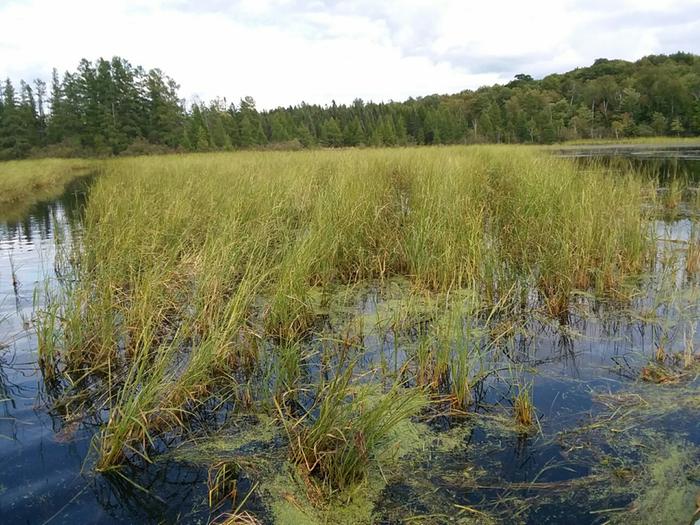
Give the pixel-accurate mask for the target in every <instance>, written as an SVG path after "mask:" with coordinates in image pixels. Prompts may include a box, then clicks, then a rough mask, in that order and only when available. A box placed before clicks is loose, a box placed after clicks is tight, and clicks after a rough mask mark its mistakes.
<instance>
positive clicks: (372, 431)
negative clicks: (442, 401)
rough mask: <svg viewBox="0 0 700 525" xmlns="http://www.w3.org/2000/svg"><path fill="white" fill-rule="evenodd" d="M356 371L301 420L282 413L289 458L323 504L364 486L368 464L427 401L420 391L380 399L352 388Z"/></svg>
mask: <svg viewBox="0 0 700 525" xmlns="http://www.w3.org/2000/svg"><path fill="white" fill-rule="evenodd" d="M352 369H353V367H348V369H347V370H346V371H345V372H343V373H342V374H340V375H338V376H337V377H335V378H334V379H332V380H330V381H328V382H327V383H325V384H324V385H322V386H321V387H320V389H319V391H318V393H317V396H316V402H315V404H314V406H313V407H312V408H311V409H310V410H309V411H307V412H306V413H305V414H304V415H303V416H301V417H298V418H290V417H288V416H286V415H285V414H284V413H283V411H282V410H281V409H280V416H281V419H282V422H283V424H284V426H285V429H286V431H287V434H288V436H289V443H290V458H291V459H292V461H293V462H294V463H296V464H297V465H298V466H299V468H300V470H301V472H302V474H303V476H304V478H305V479H306V480H307V481H308V486H309V488H310V489H311V490H312V491H313V492H315V493H317V494H318V496H322V497H323V498H324V499H325V498H327V497H328V496H332V495H334V494H338V493H340V492H343V491H346V490H347V489H349V488H351V487H352V486H354V485H356V484H358V483H360V482H361V481H363V480H364V479H365V478H366V476H367V473H368V470H369V467H370V464H371V463H372V462H373V461H376V460H377V458H378V457H379V456H381V455H382V454H383V453H384V452H386V451H387V450H388V449H389V448H391V445H392V444H393V443H394V442H395V437H396V434H395V430H396V428H397V427H398V426H399V425H400V424H401V423H403V422H404V421H405V420H407V419H408V418H410V417H411V416H414V415H416V414H417V413H418V412H420V411H421V410H422V409H423V408H424V407H425V406H426V402H427V401H426V398H425V396H424V395H423V393H422V392H421V391H419V390H407V389H405V388H403V387H401V386H400V385H394V386H393V387H392V388H391V389H390V390H389V392H387V393H385V394H381V395H376V394H373V393H372V392H371V389H370V388H369V387H366V386H365V387H360V386H355V385H352V384H351V381H352ZM312 499H313V498H312ZM316 499H318V498H316Z"/></svg>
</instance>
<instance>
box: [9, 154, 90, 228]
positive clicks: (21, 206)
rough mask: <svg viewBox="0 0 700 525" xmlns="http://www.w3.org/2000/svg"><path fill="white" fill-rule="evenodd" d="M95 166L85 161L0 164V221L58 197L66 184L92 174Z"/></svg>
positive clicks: (20, 215)
mask: <svg viewBox="0 0 700 525" xmlns="http://www.w3.org/2000/svg"><path fill="white" fill-rule="evenodd" d="M99 165H100V164H99V161H96V160H86V159H40V160H18V161H6V162H0V218H3V219H12V218H19V217H22V216H23V215H24V214H25V213H26V211H27V210H28V209H29V208H31V206H32V205H34V204H36V203H37V202H41V201H45V200H51V199H53V198H56V197H58V196H59V195H61V194H62V193H63V192H64V190H65V188H66V186H67V185H68V184H70V183H71V182H72V181H74V180H75V179H77V178H80V177H84V176H87V175H90V174H91V173H94V172H96V171H97V170H98V167H99Z"/></svg>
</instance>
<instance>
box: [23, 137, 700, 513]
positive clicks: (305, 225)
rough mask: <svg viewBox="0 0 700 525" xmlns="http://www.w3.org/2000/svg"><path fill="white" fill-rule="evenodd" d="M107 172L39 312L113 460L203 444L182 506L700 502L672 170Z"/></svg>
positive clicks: (561, 164)
mask: <svg viewBox="0 0 700 525" xmlns="http://www.w3.org/2000/svg"><path fill="white" fill-rule="evenodd" d="M99 171H100V176H99V177H97V178H96V179H95V180H94V183H93V184H92V187H91V190H90V198H89V200H88V201H87V204H86V206H85V209H84V211H83V217H82V219H81V221H80V222H79V224H78V225H76V227H75V228H74V230H73V231H72V232H71V234H70V235H62V236H60V239H59V242H57V244H56V257H55V262H54V268H55V270H56V271H55V274H56V277H57V279H56V280H54V281H52V282H51V283H47V285H46V286H42V287H39V288H38V291H37V292H36V296H35V298H34V302H35V305H36V308H35V312H34V316H33V320H32V322H33V324H34V328H35V331H36V336H37V345H38V355H37V359H38V362H39V365H40V370H41V374H42V380H43V384H44V389H45V390H44V396H45V397H44V401H45V402H46V403H47V404H48V405H49V406H50V407H51V409H52V411H53V412H54V413H55V414H56V420H57V421H58V422H59V423H58V425H59V426H60V427H61V428H62V429H68V430H66V431H65V432H70V433H80V432H81V431H82V430H80V429H90V430H89V431H87V432H86V434H87V436H88V437H89V438H90V447H89V451H86V454H87V463H86V465H88V466H89V468H90V469H94V470H95V471H97V472H99V474H98V476H100V477H102V478H103V479H108V480H111V481H110V483H113V484H116V485H118V486H123V485H124V484H126V486H131V487H132V489H131V490H132V491H135V492H136V493H141V494H150V493H151V490H150V488H149V484H148V476H147V475H146V479H144V477H143V476H144V475H143V474H139V473H144V472H149V471H153V470H156V471H157V469H159V468H161V467H162V466H163V465H170V464H172V463H173V462H175V463H176V464H179V465H183V464H185V465H190V466H191V468H193V469H195V468H200V469H204V471H205V472H206V475H205V476H204V478H205V480H204V481H203V484H204V485H205V486H206V493H207V494H206V497H203V498H200V499H199V500H195V501H193V502H192V504H191V506H190V509H188V510H187V511H186V512H190V511H191V509H192V508H195V507H197V505H202V506H203V507H206V508H207V509H208V510H207V511H205V514H207V515H209V516H211V518H212V519H216V520H218V521H227V522H230V523H239V522H240V523H257V522H261V523H262V522H265V523H267V522H271V523H304V522H306V523H323V522H326V523H343V522H344V523H358V522H360V523H370V522H376V521H383V522H392V523H393V522H401V521H404V520H410V521H414V522H422V523H439V522H446V521H450V520H457V521H458V522H464V523H472V522H474V523H491V522H500V521H503V520H510V521H512V522H516V523H517V522H537V520H538V519H541V520H544V521H547V520H550V521H556V520H557V519H567V520H568V521H569V522H572V523H574V522H575V523H595V522H596V521H595V520H597V519H598V518H606V519H612V520H615V519H620V520H621V522H624V520H625V519H628V518H629V519H643V518H642V517H643V516H650V517H651V516H652V514H651V511H650V510H649V509H652V508H654V507H655V506H657V505H658V504H657V503H655V501H657V500H658V498H664V497H667V496H668V494H670V493H673V494H674V498H675V499H673V502H674V503H673V505H674V507H673V509H672V512H673V513H677V515H678V516H680V517H681V518H682V519H685V517H687V519H690V517H691V516H692V512H693V510H694V509H693V508H692V502H690V503H689V501H690V500H689V498H691V496H692V494H693V491H694V490H695V489H696V488H697V481H698V480H697V473H695V474H693V472H692V471H691V470H692V469H690V467H688V465H692V464H693V462H695V461H696V460H697V457H698V456H697V453H698V451H697V446H698V443H697V438H698V436H697V435H696V434H697V429H695V430H693V429H692V420H693V417H694V415H696V414H697V410H698V409H700V406H699V405H698V403H697V384H696V383H697V381H696V378H697V374H698V371H699V370H700V367H699V366H698V358H697V354H696V352H695V348H694V345H695V339H696V337H695V326H696V318H697V305H698V294H697V291H698V290H697V286H696V285H697V280H696V276H697V266H698V263H697V258H698V255H697V253H696V252H697V232H698V231H699V230H698V229H697V227H696V226H695V220H696V215H695V213H696V212H695V211H694V210H696V209H697V208H696V204H697V202H696V200H695V195H696V193H697V191H696V189H695V185H694V184H695V183H694V181H693V180H691V179H690V178H683V177H680V176H678V174H671V175H672V177H671V179H669V180H667V179H665V178H664V177H667V176H669V174H668V173H666V174H664V176H663V177H659V176H657V174H656V173H654V174H652V173H645V172H643V171H640V170H639V169H638V168H637V167H636V166H635V165H634V164H633V163H630V162H626V161H620V162H617V161H616V162H610V161H603V160H586V161H585V162H578V161H574V160H571V159H564V158H558V157H556V156H554V155H551V154H550V153H548V152H543V151H540V150H535V149H528V148H518V147H473V148H461V147H450V148H434V149H392V150H364V151H357V150H355V151H352V150H347V151H310V152H275V153H270V152H268V153H261V152H242V153H235V154H224V153H221V154H208V155H184V156H169V157H158V158H153V157H149V158H132V159H114V160H106V161H101V162H100V168H99ZM674 228H675V229H674ZM581 346H584V347H588V346H590V347H591V350H590V355H589V354H586V355H587V356H588V357H584V358H581V357H580V355H581V354H580V352H581V350H580V349H578V350H577V349H576V348H577V347H579V348H580V347H581ZM579 359H583V363H585V364H584V365H577V364H576V363H577V362H578V361H577V360H579ZM596 361H598V362H603V361H604V362H605V364H604V365H602V367H601V366H600V365H598V366H597V367H592V366H591V365H592V364H593V363H596ZM569 362H571V363H572V364H573V366H574V367H578V366H583V368H581V369H579V368H576V370H575V374H573V380H572V381H568V380H567V381H565V380H563V379H562V378H561V373H560V372H556V371H557V370H558V368H557V367H559V366H564V367H567V366H568V363H569ZM584 388H585V392H586V394H585V395H586V401H582V400H581V399H579V398H580V397H581V396H582V395H583V393H582V391H583V390H584ZM671 388H672V389H673V390H659V389H671ZM659 392H661V393H659ZM567 394H568V395H569V396H570V397H569V398H570V399H574V400H575V401H571V403H573V405H568V404H567V403H568V402H565V401H564V398H565V397H566V395H567ZM560 396H561V397H560ZM671 400H673V402H672V401H671ZM582 403H583V405H584V406H589V407H590V413H589V414H588V416H587V419H586V418H585V417H583V414H582V408H581V404H582ZM586 403H588V405H586ZM673 403H675V405H676V406H675V407H674V409H673V411H675V413H674V415H673V417H675V420H674V422H675V424H676V425H680V426H681V427H683V428H688V429H689V430H688V431H687V433H686V434H685V435H684V437H683V438H675V437H674V439H673V440H670V441H667V442H664V441H663V440H659V439H658V434H659V432H661V430H660V428H663V425H664V424H665V423H664V422H663V421H664V420H665V418H669V417H671V416H669V414H670V413H672V411H671V410H670V408H669V407H670V405H671V404H673ZM555 405H562V406H563V407H564V408H563V409H559V411H558V412H555V411H554V407H555ZM583 410H585V408H584V409H583ZM686 420H688V421H689V423H687V424H688V425H691V426H689V427H686V426H684V425H686V423H684V421H686ZM503 443H513V446H512V447H511V446H510V445H506V446H505V447H504V446H503ZM509 451H514V452H509ZM640 454H641V455H640ZM667 456H668V458H669V459H668V460H667V461H666V460H664V461H665V462H662V461H660V460H659V458H661V457H667ZM533 457H534V458H535V459H533ZM516 465H517V466H516ZM528 465H531V466H528ZM664 465H665V466H664ZM679 471H682V472H683V473H684V477H682V479H677V478H673V480H671V479H670V478H667V476H671V475H672V474H670V473H672V472H679ZM674 475H675V474H674ZM694 476H695V477H694ZM662 478H663V479H664V480H665V485H663V484H662V485H659V490H658V491H650V490H648V482H649V480H650V479H657V480H660V479H662ZM134 487H135V488H134ZM573 489H575V490H573ZM122 491H123V489H122ZM652 492H653V493H652ZM143 497H145V496H143ZM149 497H150V496H149ZM153 497H155V496H153ZM578 497H580V498H583V499H586V500H587V501H589V502H590V503H587V504H586V505H585V506H581V509H580V511H579V510H577V509H578V506H579V504H580V503H581V502H580V501H578V500H577V499H576V498H578ZM567 498H568V499H567ZM655 498H656V499H655ZM669 501H671V500H669ZM574 507H576V508H574ZM567 508H568V510H566V509H567ZM445 509H452V510H453V511H454V512H453V513H451V512H446V510H445ZM645 509H647V510H645ZM200 510H201V509H200ZM562 512H563V513H564V514H561V513H562ZM187 515H188V516H191V515H189V514H187ZM149 519H153V517H152V516H151V518H149ZM651 522H653V521H650V523H651Z"/></svg>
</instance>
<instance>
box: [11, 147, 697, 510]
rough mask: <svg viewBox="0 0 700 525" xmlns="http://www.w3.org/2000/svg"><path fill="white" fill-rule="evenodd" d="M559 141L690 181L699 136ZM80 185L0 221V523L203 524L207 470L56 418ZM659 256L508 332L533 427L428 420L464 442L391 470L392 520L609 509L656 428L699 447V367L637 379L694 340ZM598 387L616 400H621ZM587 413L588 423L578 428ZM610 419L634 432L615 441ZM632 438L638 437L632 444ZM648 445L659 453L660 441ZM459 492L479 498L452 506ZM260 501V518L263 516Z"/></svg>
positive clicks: (662, 241) (675, 225)
mask: <svg viewBox="0 0 700 525" xmlns="http://www.w3.org/2000/svg"><path fill="white" fill-rule="evenodd" d="M565 154H566V155H570V156H575V157H578V158H582V159H583V160H582V162H587V161H588V160H589V159H590V158H594V159H596V160H597V161H598V160H600V159H602V161H603V162H611V163H616V162H617V163H620V162H628V163H632V164H633V165H634V166H635V167H638V168H641V169H643V170H647V171H649V172H650V173H651V172H653V173H655V174H657V175H658V176H660V177H661V178H662V179H664V180H666V179H671V178H674V177H679V176H680V177H683V178H684V180H685V182H686V186H687V190H688V192H689V193H690V194H691V196H692V192H693V191H696V190H695V188H697V187H698V185H700V150H698V149H692V148H681V149H678V148H646V147H645V148H641V149H635V148H627V147H624V148H617V149H616V148H604V149H594V148H586V149H580V150H578V151H576V152H573V151H570V150H568V151H567V152H566V153H565ZM88 184H89V183H88V181H79V182H78V183H76V184H74V185H73V186H72V187H71V188H69V190H68V191H67V192H66V194H65V195H64V196H63V197H61V198H60V199H57V200H55V201H52V202H48V203H41V204H38V205H36V206H35V207H34V208H33V209H32V210H31V211H30V212H29V213H28V214H27V216H26V217H25V219H24V220H22V221H19V222H2V221H0V345H2V347H1V348H0V523H13V524H14V523H28V524H29V523H31V524H41V523H72V524H75V523H174V522H183V523H206V522H207V521H208V520H209V519H210V516H209V511H208V507H207V471H206V469H203V468H198V467H194V466H192V465H186V464H184V463H180V462H177V461H163V462H158V463H156V464H155V465H152V466H149V467H148V468H143V469H139V470H135V471H131V470H128V469H127V471H126V472H125V473H124V476H121V475H119V474H111V475H108V476H107V475H100V474H95V473H94V471H93V468H92V462H93V457H92V454H91V438H92V436H93V434H94V432H95V428H94V427H91V425H90V424H89V423H87V424H86V423H82V424H77V423H71V422H70V421H65V419H64V418H63V417H61V414H60V413H52V412H51V410H49V408H48V406H49V404H48V403H47V394H49V393H47V392H46V390H45V387H44V386H43V385H44V382H43V379H42V375H41V373H40V371H39V368H38V366H37V353H36V335H35V333H34V323H33V319H34V304H35V294H36V300H37V301H38V304H39V305H40V304H41V299H40V298H41V289H42V287H44V286H46V282H47V279H48V280H49V281H48V282H49V286H50V282H51V279H55V275H56V268H55V266H54V257H55V254H56V250H57V245H58V244H60V243H63V244H65V243H66V242H67V240H69V239H70V238H71V237H72V236H75V235H80V210H81V207H82V205H83V203H84V201H85V198H86V193H87V186H88ZM697 219H698V218H697V217H696V214H695V211H694V208H693V207H691V206H681V207H680V208H679V210H678V211H677V212H675V213H674V214H673V215H670V216H666V217H660V218H659V220H657V221H656V223H655V225H654V228H655V230H656V234H657V236H658V237H659V246H660V249H659V252H660V255H659V257H660V258H661V257H664V255H663V254H668V253H673V252H674V251H677V252H678V257H679V258H680V260H681V264H680V266H681V267H682V257H683V251H682V249H680V248H679V246H684V243H685V242H687V241H688V240H690V239H691V237H692V236H693V235H694V224H695V222H696V220H697ZM658 267H659V271H658V272H657V274H655V275H654V276H650V277H649V279H650V281H649V282H650V285H649V287H650V292H649V294H648V296H647V297H643V298H639V299H638V300H637V301H636V302H635V303H634V304H633V305H626V306H625V307H624V308H621V309H619V308H618V309H616V308H614V307H611V306H610V305H597V306H594V307H591V304H590V302H589V300H588V299H585V298H582V299H581V308H580V310H577V308H574V309H573V312H572V315H571V316H570V317H569V318H568V319H567V320H566V324H565V325H563V326H562V325H561V324H559V323H558V322H548V321H545V320H542V321H536V322H532V323H530V324H529V327H528V328H529V330H528V335H527V336H523V337H522V338H517V337H516V338H515V339H514V341H513V349H514V350H513V352H514V353H513V355H512V360H513V362H514V363H515V364H517V366H519V367H522V369H523V370H526V374H525V378H526V379H527V381H528V382H530V383H531V384H532V392H533V400H534V405H535V407H536V412H537V415H538V420H539V426H540V429H541V432H538V433H535V434H532V435H519V434H516V433H504V432H503V431H502V430H499V428H497V427H496V426H489V425H481V424H475V423H472V422H470V421H467V422H464V421H462V422H459V423H455V422H454V421H447V420H445V421H440V420H436V421H434V422H433V423H432V424H433V426H434V428H435V431H436V433H437V435H440V433H441V432H443V433H445V435H446V436H447V435H449V436H451V437H450V438H451V439H454V437H455V436H458V437H457V439H458V441H460V442H462V443H463V445H464V446H462V447H457V448H453V449H452V451H451V452H449V453H447V454H443V455H441V456H438V455H426V457H420V458H415V465H413V466H412V467H411V468H412V469H413V472H414V475H415V478H416V479H412V480H410V481H411V482H410V483H409V482H407V483H395V482H392V483H389V484H388V485H387V487H386V488H385V489H384V491H383V492H382V494H381V498H380V502H379V504H378V506H377V509H376V514H377V516H378V519H379V520H380V521H383V522H386V523H392V522H397V521H398V520H399V517H401V516H403V517H407V516H410V515H412V514H416V515H427V514H431V513H435V512H436V508H442V517H441V518H438V517H436V518H435V522H443V521H455V522H459V520H460V519H467V518H469V517H470V516H471V517H478V514H474V515H472V514H470V513H471V512H477V513H478V512H487V513H491V512H493V513H494V514H495V515H496V516H497V518H496V519H497V520H498V521H499V522H501V521H502V522H504V523H520V522H526V523H533V524H534V523H577V524H593V523H605V522H606V520H607V517H608V514H609V513H598V511H600V510H605V509H625V508H629V506H630V505H632V504H633V502H634V500H635V494H634V491H633V490H632V488H630V489H629V490H626V488H625V484H624V480H625V475H626V474H625V472H627V470H625V469H627V468H628V466H629V467H630V469H631V470H634V469H635V468H636V469H639V470H640V471H641V470H643V463H644V457H645V454H647V452H648V451H650V450H651V449H653V448H654V447H655V446H656V445H657V444H659V443H661V444H663V443H664V442H666V443H676V442H680V443H683V444H684V446H685V447H686V449H696V448H697V447H700V419H698V415H700V403H698V404H693V402H692V400H693V399H694V398H695V399H696V398H697V396H698V389H699V388H700V385H699V384H698V381H697V379H695V380H694V381H692V380H691V381H689V382H685V383H684V384H683V385H676V386H673V387H668V386H660V385H649V384H642V383H640V382H639V381H638V376H639V370H640V368H641V367H642V366H643V365H644V364H645V363H647V362H648V361H649V359H650V357H651V356H652V355H653V352H654V351H655V349H656V348H658V347H659V346H660V345H662V346H663V347H664V348H665V350H666V351H667V352H668V353H672V352H681V351H682V350H683V349H684V348H685V347H686V346H687V345H693V344H694V345H695V347H697V346H698V343H700V337H699V336H698V332H697V330H696V323H697V320H698V318H699V317H700V311H699V309H698V307H699V306H700V302H699V300H698V297H699V294H696V293H695V291H696V289H697V283H696V282H694V281H693V280H692V279H691V278H689V277H688V276H687V275H685V272H683V271H681V270H672V271H667V270H663V271H662V264H661V262H660V263H659V266H658ZM665 290H674V292H673V293H672V294H671V295H672V296H673V297H675V299H673V300H670V299H668V300H665V299H663V298H664V297H666V296H665V295H664V294H665V293H666V292H665ZM668 293H671V292H668ZM381 301H382V299H381V298H380V297H379V295H377V296H372V295H371V294H370V296H369V297H368V298H367V299H366V304H365V305H363V308H366V309H369V310H372V309H373V308H378V305H379V303H381ZM652 317H653V321H651V320H650V319H652ZM364 344H365V346H367V347H370V349H371V348H372V347H374V348H375V350H376V351H378V352H382V351H384V350H383V349H382V348H381V347H382V344H384V343H381V342H379V340H378V339H377V338H376V337H373V336H372V335H370V334H368V335H367V336H366V337H365V340H364ZM674 388H675V390H674ZM655 389H657V390H655ZM512 394H513V392H512V388H511V386H510V385H509V384H507V381H500V380H498V379H494V380H491V381H489V382H488V384H487V385H486V386H485V388H484V390H483V392H482V399H481V406H482V408H481V411H482V414H483V415H484V416H485V417H486V418H487V419H486V420H488V416H490V415H496V414H497V413H499V409H500V408H502V407H503V406H504V405H507V404H508V403H509V400H510V399H512ZM606 396H608V397H606ZM615 396H618V397H615ZM622 396H625V397H622ZM634 396H637V397H634ZM642 397H643V398H644V399H649V398H652V399H658V407H656V408H655V410H651V411H647V412H644V411H643V410H641V411H640V412H639V414H637V412H635V410H638V409H639V404H638V403H637V402H636V401H635V400H637V399H639V398H642ZM606 399H614V400H615V403H620V402H623V404H624V403H627V404H626V405H624V407H623V409H620V408H619V405H616V404H615V403H611V402H610V403H607V402H606ZM621 400H622V401H621ZM606 403H607V404H606ZM623 412H624V413H623ZM608 413H610V414H612V415H615V416H616V417H617V416H622V415H624V416H625V417H626V418H627V419H622V420H620V421H619V423H618V420H617V419H615V420H613V419H612V417H611V419H610V421H611V423H610V424H608V425H605V424H603V425H601V424H600V422H601V421H605V417H606V414H608ZM612 421H615V422H614V423H613V422H612ZM618 424H619V428H614V427H615V425H618ZM587 425H588V426H590V427H591V432H587V433H585V434H579V433H578V432H577V429H580V428H583V427H586V426H587ZM611 432H613V433H624V435H625V436H629V439H627V438H626V439H625V440H622V441H620V440H618V441H613V440H611V439H610V433H611ZM645 440H646V441H645ZM584 442H585V444H584ZM637 442H641V443H642V445H643V446H637V447H636V448H635V446H632V445H631V444H632V443H637ZM628 445H629V446H628ZM659 449H660V450H661V453H665V452H664V450H665V449H664V448H663V446H662V445H659ZM696 459H697V457H696ZM605 462H608V463H610V462H612V463H615V464H616V465H617V463H619V468H620V479H621V480H622V482H621V484H620V486H619V487H616V489H615V490H610V491H608V490H601V489H600V487H598V489H596V490H595V491H594V490H593V489H590V488H589V486H588V485H584V484H583V483H584V482H586V480H595V479H597V478H596V476H599V475H601V467H600V465H601V464H608V463H605ZM616 462H617V463H616ZM640 465H641V466H640ZM471 469H476V470H479V471H480V475H479V476H478V479H479V482H478V488H477V489H475V488H474V485H473V484H466V483H465V482H464V479H466V477H468V476H469V475H470V474H469V473H470V472H471ZM688 475H689V476H691V474H688ZM691 477H692V476H691ZM579 482H581V483H582V484H581V485H576V483H579ZM421 483H422V484H421ZM630 487H631V485H630ZM426 494H429V495H426ZM251 504H253V505H258V504H259V502H252V503H251ZM464 507H467V508H470V509H474V511H466V513H465V511H463V510H462V511H460V509H463V508H464ZM262 510H263V512H262V516H261V518H262V519H263V520H269V519H270V518H269V515H265V512H264V509H262ZM693 510H694V509H692V508H689V509H688V519H690V516H691V515H692V511H693ZM519 512H522V514H517V515H516V513H519ZM509 513H513V516H511V517H509ZM460 516H461V518H460ZM450 517H451V518H452V519H451V518H450ZM424 522H430V520H428V521H424Z"/></svg>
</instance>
